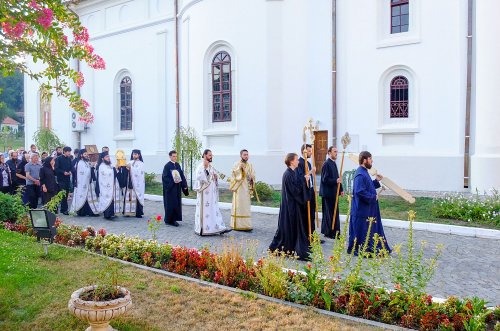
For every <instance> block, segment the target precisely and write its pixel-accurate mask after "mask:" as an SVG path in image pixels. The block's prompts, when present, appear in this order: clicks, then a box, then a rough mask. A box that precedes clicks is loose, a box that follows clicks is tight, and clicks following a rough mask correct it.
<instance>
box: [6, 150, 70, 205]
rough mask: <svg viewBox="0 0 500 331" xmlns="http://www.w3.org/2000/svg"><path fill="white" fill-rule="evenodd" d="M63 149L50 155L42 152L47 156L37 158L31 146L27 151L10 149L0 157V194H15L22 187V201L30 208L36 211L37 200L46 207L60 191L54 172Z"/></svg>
mask: <svg viewBox="0 0 500 331" xmlns="http://www.w3.org/2000/svg"><path fill="white" fill-rule="evenodd" d="M68 148H69V147H68ZM62 150H63V149H62V147H58V148H57V149H56V150H54V152H53V153H52V156H48V154H47V153H45V155H46V156H45V157H44V158H43V159H40V155H39V152H38V151H37V148H36V146H35V145H34V144H32V145H31V147H30V151H29V152H26V151H24V149H23V148H20V149H18V150H12V148H9V150H8V152H6V153H5V154H0V183H1V184H0V191H1V192H2V193H4V194H7V193H9V194H16V193H17V192H18V190H19V188H20V187H22V188H23V192H22V200H23V202H24V203H26V204H28V205H29V207H30V208H37V206H38V203H39V200H40V198H41V202H42V204H46V203H47V202H48V201H50V199H51V198H52V197H53V196H54V195H55V194H56V193H57V192H58V191H59V183H58V181H57V179H56V176H55V172H54V169H55V167H56V160H57V158H58V157H60V156H61V155H62V153H63V152H62ZM69 150H70V151H71V148H70V149H69ZM6 158H8V160H6ZM66 209H67V208H66Z"/></svg>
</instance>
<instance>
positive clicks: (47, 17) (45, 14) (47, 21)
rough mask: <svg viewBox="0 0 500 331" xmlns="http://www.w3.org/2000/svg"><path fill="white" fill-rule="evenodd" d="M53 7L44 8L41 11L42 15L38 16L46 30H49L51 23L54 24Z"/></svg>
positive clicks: (39, 21) (39, 22) (38, 20)
mask: <svg viewBox="0 0 500 331" xmlns="http://www.w3.org/2000/svg"><path fill="white" fill-rule="evenodd" d="M52 16H53V13H52V9H50V8H43V9H42V10H41V11H40V16H38V18H37V20H36V21H37V22H38V24H40V25H41V26H42V28H44V29H45V30H47V29H48V28H49V27H50V26H51V25H52Z"/></svg>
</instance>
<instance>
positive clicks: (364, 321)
mask: <svg viewBox="0 0 500 331" xmlns="http://www.w3.org/2000/svg"><path fill="white" fill-rule="evenodd" d="M54 245H57V246H60V247H64V248H67V249H73V250H79V251H83V252H85V253H87V254H90V255H94V256H99V257H101V258H105V259H108V260H110V261H114V262H118V263H121V264H124V265H128V266H132V267H135V268H137V269H142V270H146V271H150V272H153V273H156V274H160V275H163V276H166V277H170V278H176V279H182V280H185V281H188V282H191V283H195V284H198V285H201V286H208V287H213V288H218V289H222V290H226V291H230V292H233V293H238V294H246V295H250V296H254V297H256V298H259V299H262V300H266V301H269V302H273V303H278V304H283V305H286V306H289V307H294V308H298V309H303V310H306V309H308V310H312V311H314V312H316V313H318V314H322V315H326V316H331V317H336V318H339V319H343V320H346V321H350V322H355V323H361V324H365V325H370V326H375V327H378V328H382V329H385V330H411V329H407V328H403V327H401V326H397V325H392V324H385V323H382V322H377V321H372V320H367V319H364V318H360V317H355V316H349V315H344V314H339V313H336V312H332V311H328V310H324V309H319V308H316V307H312V306H306V305H301V304H298V303H294V302H289V301H285V300H281V299H276V298H272V297H268V296H265V295H263V294H259V293H255V292H251V291H245V290H242V289H239V288H235V287H229V286H225V285H221V284H216V283H211V282H207V281H204V280H201V279H197V278H191V277H188V276H184V275H179V274H176V273H173V272H169V271H166V270H163V269H156V268H153V267H148V266H145V265H142V264H137V263H134V262H129V261H123V260H120V259H117V258H114V257H110V256H106V255H102V254H99V253H95V252H90V251H88V250H85V249H82V248H79V247H68V246H65V245H61V244H54ZM132 294H133V293H132Z"/></svg>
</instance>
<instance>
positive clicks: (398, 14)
mask: <svg viewBox="0 0 500 331" xmlns="http://www.w3.org/2000/svg"><path fill="white" fill-rule="evenodd" d="M409 25H410V4H409V0H391V33H400V32H408V26H409Z"/></svg>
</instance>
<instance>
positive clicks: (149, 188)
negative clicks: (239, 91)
mask: <svg viewBox="0 0 500 331" xmlns="http://www.w3.org/2000/svg"><path fill="white" fill-rule="evenodd" d="M146 193H147V194H157V195H162V194H163V193H162V185H161V183H157V182H155V183H152V184H148V185H146ZM232 197H233V195H232V192H231V191H229V190H227V189H220V190H219V201H221V202H231V201H232ZM188 198H192V199H196V192H193V191H190V193H189V196H188ZM415 200H416V201H415V203H414V204H410V203H408V202H406V201H405V200H403V199H402V198H400V197H398V196H390V195H382V196H380V199H379V205H380V214H381V215H382V218H388V219H396V220H407V219H408V211H409V210H413V211H415V212H417V219H416V220H415V221H416V222H430V223H439V224H451V225H461V226H468V227H481V228H488V229H497V227H495V226H494V225H489V224H482V223H481V224H480V223H474V222H466V221H462V220H453V219H446V218H439V217H436V216H434V215H433V214H432V198H423V197H418V198H415ZM280 201H281V194H280V192H279V191H275V192H274V195H273V197H272V199H270V200H267V201H262V202H261V203H258V202H257V201H254V200H252V205H255V206H266V207H276V208H278V207H279V206H280ZM318 207H319V211H321V197H318ZM339 210H340V213H341V214H344V215H345V214H346V213H347V199H346V198H341V199H340V200H339Z"/></svg>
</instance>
